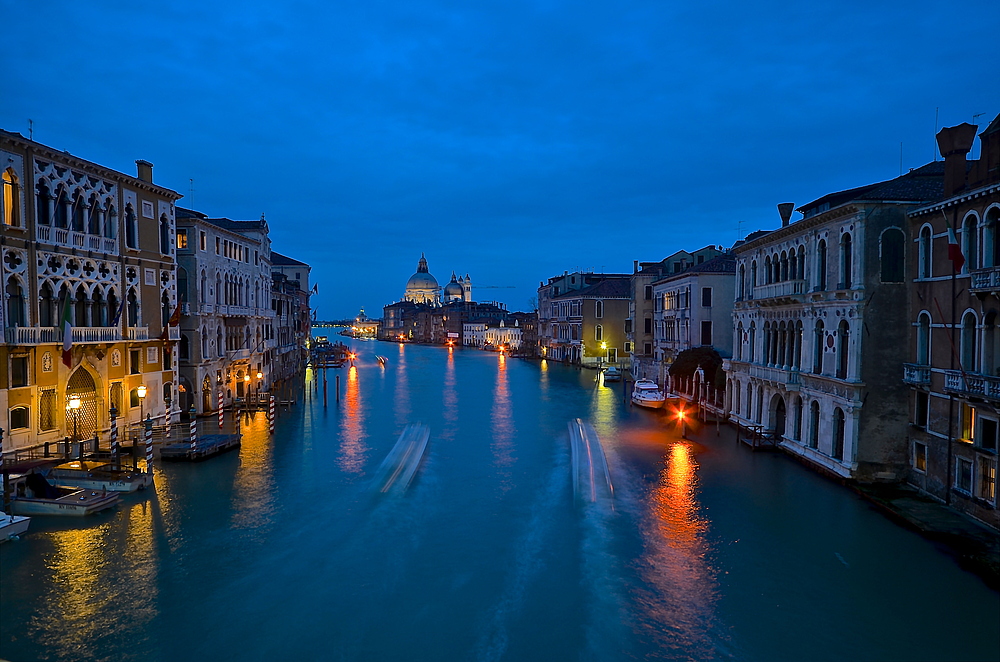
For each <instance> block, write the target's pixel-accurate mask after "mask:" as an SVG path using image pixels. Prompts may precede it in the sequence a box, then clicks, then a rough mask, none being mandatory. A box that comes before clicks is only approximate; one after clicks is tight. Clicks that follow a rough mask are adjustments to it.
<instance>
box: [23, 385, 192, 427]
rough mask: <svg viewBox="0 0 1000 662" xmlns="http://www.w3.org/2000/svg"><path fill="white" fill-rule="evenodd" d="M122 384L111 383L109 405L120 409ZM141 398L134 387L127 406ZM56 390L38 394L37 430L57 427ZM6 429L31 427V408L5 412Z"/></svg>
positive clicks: (166, 391)
mask: <svg viewBox="0 0 1000 662" xmlns="http://www.w3.org/2000/svg"><path fill="white" fill-rule="evenodd" d="M171 386H172V385H171V384H170V382H167V383H166V384H164V385H163V393H164V396H166V395H167V394H169V393H170V389H171ZM121 393H122V385H121V383H120V382H115V383H114V384H112V385H111V400H110V403H111V406H113V407H114V408H115V409H117V410H119V411H121V399H122V398H121ZM141 402H142V398H140V397H139V389H138V388H134V389H132V390H131V391H129V408H131V409H137V408H139V407H140V405H141ZM56 420H57V419H56V392H55V390H54V389H45V390H42V391H39V394H38V431H39V432H49V431H51V430H56V429H58V427H59V426H58V425H57V423H56ZM7 424H8V429H9V430H10V431H11V432H16V431H19V430H27V429H29V428H30V427H31V408H30V407H29V406H27V405H16V406H14V407H11V408H10V410H9V411H8V412H7Z"/></svg>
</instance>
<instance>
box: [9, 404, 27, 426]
mask: <svg viewBox="0 0 1000 662" xmlns="http://www.w3.org/2000/svg"><path fill="white" fill-rule="evenodd" d="M28 414H29V412H28V408H27V407H14V408H13V409H11V410H10V429H11V430H22V429H24V428H27V427H28V419H29V418H30V416H29V415H28Z"/></svg>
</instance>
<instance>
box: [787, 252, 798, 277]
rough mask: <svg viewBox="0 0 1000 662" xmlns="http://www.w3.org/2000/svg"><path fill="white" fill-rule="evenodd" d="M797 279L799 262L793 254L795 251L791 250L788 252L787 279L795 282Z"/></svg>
mask: <svg viewBox="0 0 1000 662" xmlns="http://www.w3.org/2000/svg"><path fill="white" fill-rule="evenodd" d="M798 277H799V260H798V256H797V255H796V254H795V250H794V249H792V250H790V251H789V252H788V278H789V280H796V279H797V278H798Z"/></svg>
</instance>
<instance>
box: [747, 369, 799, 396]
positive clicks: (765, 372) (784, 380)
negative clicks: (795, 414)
mask: <svg viewBox="0 0 1000 662" xmlns="http://www.w3.org/2000/svg"><path fill="white" fill-rule="evenodd" d="M750 376H751V377H756V378H757V379H760V380H762V381H765V382H771V383H772V384H781V385H783V386H784V387H785V389H786V390H788V391H797V390H799V371H798V370H785V369H784V368H778V367H776V366H766V365H756V364H753V363H751V364H750Z"/></svg>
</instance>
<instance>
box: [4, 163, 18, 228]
mask: <svg viewBox="0 0 1000 662" xmlns="http://www.w3.org/2000/svg"><path fill="white" fill-rule="evenodd" d="M0 185H2V190H0V202H2V204H3V209H2V210H0V211H2V212H3V223H4V225H9V226H11V227H12V228H19V227H21V185H20V182H19V181H18V178H17V175H16V174H14V169H13V168H7V169H6V170H4V171H3V174H2V175H0Z"/></svg>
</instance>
